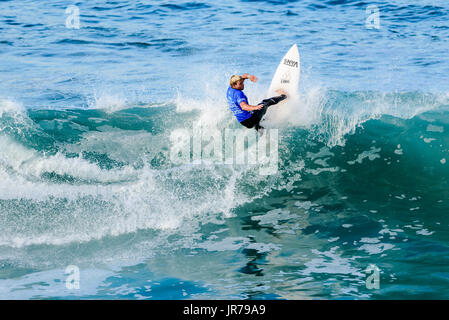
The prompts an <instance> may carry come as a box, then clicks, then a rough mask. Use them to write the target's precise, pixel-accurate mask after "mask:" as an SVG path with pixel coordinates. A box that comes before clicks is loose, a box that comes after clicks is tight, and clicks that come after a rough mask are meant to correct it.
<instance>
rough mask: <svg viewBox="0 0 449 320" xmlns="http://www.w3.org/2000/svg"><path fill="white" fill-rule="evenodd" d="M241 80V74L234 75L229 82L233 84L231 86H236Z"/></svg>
mask: <svg viewBox="0 0 449 320" xmlns="http://www.w3.org/2000/svg"><path fill="white" fill-rule="evenodd" d="M240 80H243V78H242V77H241V76H237V75H233V76H232V77H231V80H230V81H229V84H230V85H231V87H234V86H235V85H236V84H237V82H239V81H240Z"/></svg>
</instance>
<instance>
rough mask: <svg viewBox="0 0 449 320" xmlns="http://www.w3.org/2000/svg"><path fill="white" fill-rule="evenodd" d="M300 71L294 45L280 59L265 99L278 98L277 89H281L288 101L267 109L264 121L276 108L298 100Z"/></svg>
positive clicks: (297, 54)
mask: <svg viewBox="0 0 449 320" xmlns="http://www.w3.org/2000/svg"><path fill="white" fill-rule="evenodd" d="M300 71H301V61H300V58H299V51H298V46H297V45H296V44H294V45H293V46H292V47H291V48H290V49H289V50H288V51H287V53H286V54H285V56H284V57H283V58H282V59H281V62H280V63H279V66H278V67H277V69H276V72H275V73H274V76H273V79H272V80H271V85H270V88H269V89H268V93H267V98H270V97H273V96H278V95H279V94H278V93H277V92H276V90H277V89H283V90H284V91H286V92H287V94H288V99H286V100H284V101H281V102H280V103H278V104H277V105H274V106H271V107H269V108H268V110H267V113H266V115H265V117H264V120H268V119H270V118H273V114H274V113H275V112H276V111H275V110H277V109H278V108H282V105H283V104H285V103H287V102H288V101H292V100H296V99H298V95H299V94H298V86H299V75H300Z"/></svg>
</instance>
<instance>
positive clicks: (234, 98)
mask: <svg viewBox="0 0 449 320" xmlns="http://www.w3.org/2000/svg"><path fill="white" fill-rule="evenodd" d="M226 97H227V99H228V104H229V108H230V109H231V111H232V113H234V115H235V117H236V118H237V120H238V121H239V122H242V121H243V120H246V119H248V118H250V117H251V116H252V114H251V113H250V112H249V111H246V110H243V109H242V108H241V107H240V103H241V102H243V101H245V102H246V103H248V98H247V97H246V96H245V94H244V93H243V91H242V90H237V89H234V88H232V87H229V88H228V92H227V93H226Z"/></svg>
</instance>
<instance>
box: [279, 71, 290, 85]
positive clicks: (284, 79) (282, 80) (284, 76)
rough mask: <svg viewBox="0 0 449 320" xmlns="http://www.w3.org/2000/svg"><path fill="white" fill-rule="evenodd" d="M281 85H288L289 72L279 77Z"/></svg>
mask: <svg viewBox="0 0 449 320" xmlns="http://www.w3.org/2000/svg"><path fill="white" fill-rule="evenodd" d="M281 83H290V72H285V73H284V74H283V75H282V77H281Z"/></svg>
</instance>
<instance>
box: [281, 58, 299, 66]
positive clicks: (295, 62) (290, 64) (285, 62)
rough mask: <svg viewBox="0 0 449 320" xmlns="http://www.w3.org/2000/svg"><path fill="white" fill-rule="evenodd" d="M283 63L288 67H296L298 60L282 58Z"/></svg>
mask: <svg viewBox="0 0 449 320" xmlns="http://www.w3.org/2000/svg"><path fill="white" fill-rule="evenodd" d="M284 64H285V65H287V66H289V67H296V68H298V61H294V60H290V59H284Z"/></svg>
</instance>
